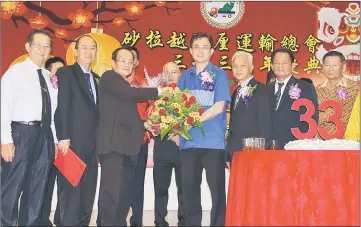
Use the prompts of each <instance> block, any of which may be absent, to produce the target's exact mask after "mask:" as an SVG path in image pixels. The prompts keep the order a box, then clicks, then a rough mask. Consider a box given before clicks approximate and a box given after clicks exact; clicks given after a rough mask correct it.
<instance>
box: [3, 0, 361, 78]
mask: <svg viewBox="0 0 361 227" xmlns="http://www.w3.org/2000/svg"><path fill="white" fill-rule="evenodd" d="M130 3H131V2H106V3H104V2H99V3H98V6H97V3H96V2H87V3H86V4H87V5H85V6H84V3H83V2H66V3H65V2H42V4H41V7H39V2H26V3H24V6H25V7H26V8H27V11H26V12H25V13H23V12H20V13H18V14H21V15H15V14H13V15H12V17H11V18H9V19H4V18H5V17H6V16H4V15H2V18H3V19H2V23H1V48H2V51H1V57H2V58H1V59H2V68H1V74H3V73H4V72H5V71H6V70H7V68H8V67H9V65H10V64H11V63H12V62H13V61H14V60H15V59H16V58H17V57H19V56H21V55H23V54H25V47H24V44H25V43H26V38H27V34H28V33H29V32H30V31H31V29H32V28H31V25H29V24H28V22H29V19H30V18H34V17H35V16H37V15H39V12H43V13H42V16H43V18H44V19H46V20H48V21H49V24H48V25H47V26H46V28H50V29H51V30H52V31H55V29H59V28H62V29H66V30H67V33H68V37H66V38H65V39H60V38H57V37H56V36H55V34H54V33H52V36H53V37H54V39H53V42H54V45H53V50H52V55H54V56H60V57H63V58H65V54H66V50H67V46H68V44H69V42H68V41H66V40H74V39H75V38H76V37H78V36H79V35H81V34H85V33H90V29H91V28H92V27H95V26H96V24H97V23H96V20H97V18H96V17H94V19H93V20H92V21H91V26H90V27H84V26H81V27H80V28H77V29H76V28H74V27H72V25H71V23H69V19H68V15H69V14H71V13H74V12H75V11H76V10H77V9H80V8H84V7H85V8H84V10H85V11H87V12H91V13H94V12H95V11H94V10H96V9H97V8H98V9H99V11H103V12H101V13H100V14H99V18H98V20H100V21H103V22H105V23H104V24H103V25H102V24H98V25H100V26H103V29H104V33H105V34H108V35H110V36H112V37H114V38H116V39H117V40H119V41H120V42H122V41H123V39H124V37H125V33H126V32H131V29H132V28H133V29H134V30H135V31H137V32H139V33H140V34H141V38H140V39H139V41H138V42H137V43H136V46H137V47H138V49H139V50H140V58H141V59H140V61H141V62H140V65H141V66H143V65H146V66H147V68H148V71H149V72H150V74H152V75H154V74H156V73H158V72H160V71H161V70H162V66H163V64H165V63H166V62H168V61H173V60H174V59H175V54H183V56H184V57H183V59H182V60H183V62H184V64H185V65H187V66H188V67H189V66H190V65H191V57H190V54H189V51H188V50H181V49H177V48H175V49H172V48H170V47H169V45H168V44H166V42H167V41H168V40H169V37H170V36H171V35H172V31H175V32H177V34H179V33H180V32H184V33H185V34H186V36H185V44H186V46H187V47H188V46H189V41H190V37H191V35H192V33H194V32H198V31H205V32H209V33H210V34H211V35H212V37H213V39H214V40H215V42H217V38H218V37H219V33H221V32H225V33H226V35H227V37H228V38H229V42H228V44H227V47H228V48H229V50H228V51H219V50H218V47H219V46H218V47H217V48H216V51H215V53H214V56H213V58H212V62H213V63H214V64H216V65H220V63H219V62H220V56H221V55H227V56H228V65H231V60H230V58H231V57H232V54H233V53H234V52H235V51H236V50H237V42H236V37H237V35H241V34H244V33H251V34H252V35H253V38H252V48H253V49H254V50H255V51H254V52H253V56H254V65H255V72H254V74H255V77H256V78H258V79H260V80H262V81H265V80H266V74H267V69H264V70H260V68H261V67H262V66H263V65H264V56H265V55H268V56H270V52H269V51H267V50H264V51H262V50H260V46H259V39H260V37H261V35H262V34H263V35H265V36H267V34H270V35H272V36H273V37H274V38H275V39H277V41H275V42H274V49H276V48H279V47H280V46H281V41H282V39H283V37H284V36H287V37H289V36H290V35H293V36H294V37H296V40H297V41H296V42H297V45H298V46H299V48H298V51H297V52H295V56H296V59H297V62H298V64H299V65H298V67H297V68H296V71H297V72H299V74H298V76H302V77H310V76H311V78H312V79H313V80H314V81H315V82H316V83H318V82H319V81H320V80H321V78H322V77H321V75H320V74H317V73H316V70H311V74H310V75H309V74H307V73H306V72H304V69H306V68H307V62H308V61H309V59H310V57H311V56H313V54H312V53H311V52H310V51H309V49H308V47H307V46H306V44H304V43H305V41H306V40H307V37H308V36H309V35H310V34H311V35H312V36H313V37H315V38H317V30H318V16H317V14H318V12H319V10H320V9H321V8H322V7H329V8H332V7H334V8H336V9H339V11H340V12H345V9H346V8H347V7H348V6H349V3H350V2H245V11H244V14H243V17H242V18H241V20H240V22H239V23H238V24H236V25H235V26H234V27H232V28H229V29H218V28H215V27H212V26H211V25H210V24H208V23H207V22H206V20H205V19H204V18H203V17H202V14H201V10H200V4H201V3H200V2H168V3H166V4H165V5H164V6H157V5H155V4H154V3H155V2H139V3H138V5H139V4H140V5H142V6H144V7H145V8H144V10H141V11H140V15H133V16H130V15H129V14H128V12H127V9H126V5H127V4H130ZM2 10H4V9H2ZM110 11H118V12H117V13H113V12H110ZM358 15H359V14H358ZM117 17H122V18H123V19H127V20H128V19H129V20H134V21H130V22H129V23H130V25H129V24H128V23H123V24H122V25H121V26H116V25H114V24H113V23H112V19H114V18H117ZM70 22H71V21H70ZM16 25H17V26H16ZM130 26H132V28H131V27H130ZM150 29H151V30H153V31H155V30H158V31H159V32H160V34H161V35H162V38H161V41H162V43H163V45H164V47H160V48H153V49H150V48H149V47H148V46H147V45H146V40H145V37H146V36H148V35H149V34H150ZM359 33H360V32H359V30H358V34H359ZM358 43H359V42H358ZM321 44H322V41H321ZM318 45H320V44H318ZM358 45H359V44H358ZM358 54H359V52H358ZM358 58H359V55H358ZM358 67H359V64H358ZM358 70H359V68H358ZM227 72H228V74H229V76H231V71H230V70H228V71H227ZM358 72H359V71H358Z"/></svg>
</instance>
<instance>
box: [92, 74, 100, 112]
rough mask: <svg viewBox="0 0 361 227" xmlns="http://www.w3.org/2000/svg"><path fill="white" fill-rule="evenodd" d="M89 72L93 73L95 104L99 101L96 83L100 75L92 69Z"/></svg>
mask: <svg viewBox="0 0 361 227" xmlns="http://www.w3.org/2000/svg"><path fill="white" fill-rule="evenodd" d="M91 73H92V74H93V81H94V87H95V94H96V99H97V100H96V105H97V104H98V101H99V94H98V83H97V79H100V77H99V76H98V74H96V73H95V72H94V71H93V70H92V71H91Z"/></svg>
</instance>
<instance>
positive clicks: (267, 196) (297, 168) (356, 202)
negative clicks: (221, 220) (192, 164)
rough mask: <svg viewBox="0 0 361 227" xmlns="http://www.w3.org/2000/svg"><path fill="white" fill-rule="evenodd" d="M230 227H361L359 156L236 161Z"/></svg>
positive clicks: (300, 154)
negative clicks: (292, 226) (311, 226)
mask: <svg viewBox="0 0 361 227" xmlns="http://www.w3.org/2000/svg"><path fill="white" fill-rule="evenodd" d="M225 225H226V226H232V225H233V226H244V225H252V226H256V225H264V226H270V225H278V226H290V225H297V226H300V225H302V226H310V225H313V226H314V225H322V226H336V225H338V226H360V151H259V152H257V151H253V152H252V151H242V152H237V153H235V154H234V156H233V162H232V167H231V175H230V180H229V188H228V201H227V211H226V224H225Z"/></svg>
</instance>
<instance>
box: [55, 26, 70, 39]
mask: <svg viewBox="0 0 361 227" xmlns="http://www.w3.org/2000/svg"><path fill="white" fill-rule="evenodd" d="M55 36H56V37H58V38H60V39H63V38H66V37H68V31H67V30H66V29H62V28H58V29H55Z"/></svg>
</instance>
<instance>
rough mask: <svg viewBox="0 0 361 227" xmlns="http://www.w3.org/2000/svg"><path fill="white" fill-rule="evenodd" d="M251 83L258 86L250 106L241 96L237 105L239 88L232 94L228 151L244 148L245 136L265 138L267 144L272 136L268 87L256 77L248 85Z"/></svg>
mask: <svg viewBox="0 0 361 227" xmlns="http://www.w3.org/2000/svg"><path fill="white" fill-rule="evenodd" d="M249 85H251V86H255V85H257V87H256V89H255V90H254V91H253V95H252V96H251V98H250V100H249V103H248V107H246V106H245V105H244V102H243V99H242V98H240V100H239V101H238V102H237V104H236V107H235V106H234V105H235V100H236V97H237V89H236V90H235V91H234V92H233V95H232V103H231V117H230V126H229V127H230V128H229V136H228V139H227V151H228V152H236V151H240V150H242V148H243V146H242V139H243V138H248V137H257V138H265V139H266V146H267V145H268V141H269V139H270V137H271V130H272V126H271V124H272V118H271V101H270V96H269V93H268V90H267V87H266V86H265V85H264V84H262V83H261V82H259V81H257V80H255V79H254V78H252V79H251V80H250V81H249V82H248V84H247V86H249Z"/></svg>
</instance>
